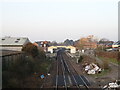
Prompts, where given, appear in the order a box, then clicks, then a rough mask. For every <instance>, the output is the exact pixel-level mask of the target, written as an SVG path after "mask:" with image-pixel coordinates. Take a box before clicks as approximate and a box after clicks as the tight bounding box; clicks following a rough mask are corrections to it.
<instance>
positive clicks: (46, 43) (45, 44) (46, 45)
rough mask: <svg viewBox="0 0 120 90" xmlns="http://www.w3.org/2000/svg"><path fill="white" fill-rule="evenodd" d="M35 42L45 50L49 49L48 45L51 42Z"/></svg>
mask: <svg viewBox="0 0 120 90" xmlns="http://www.w3.org/2000/svg"><path fill="white" fill-rule="evenodd" d="M34 44H36V45H37V46H39V47H42V48H43V50H44V51H45V52H47V51H48V47H49V44H50V41H37V42H35V43H34Z"/></svg>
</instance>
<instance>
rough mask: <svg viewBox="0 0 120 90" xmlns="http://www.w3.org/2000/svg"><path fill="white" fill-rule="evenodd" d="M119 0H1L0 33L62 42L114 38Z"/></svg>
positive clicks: (116, 35) (116, 36)
mask: <svg viewBox="0 0 120 90" xmlns="http://www.w3.org/2000/svg"><path fill="white" fill-rule="evenodd" d="M118 1H119V0H58V1H56V0H51V1H50V0H41V1H40V0H39V1H38V0H17V1H16V0H3V1H1V3H0V17H1V18H0V29H1V31H0V33H1V34H0V35H1V36H13V37H28V38H29V39H30V40H31V41H33V42H34V41H38V40H50V41H58V42H62V41H64V40H65V39H67V38H68V39H73V40H77V39H79V38H81V37H85V36H88V35H95V36H97V37H99V38H108V39H109V40H114V41H117V39H118Z"/></svg>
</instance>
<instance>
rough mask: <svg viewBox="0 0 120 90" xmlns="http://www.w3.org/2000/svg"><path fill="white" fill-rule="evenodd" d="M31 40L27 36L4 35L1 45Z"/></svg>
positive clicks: (20, 43)
mask: <svg viewBox="0 0 120 90" xmlns="http://www.w3.org/2000/svg"><path fill="white" fill-rule="evenodd" d="M27 42H29V39H28V38H27V37H2V38H0V45H24V44H26V43H27Z"/></svg>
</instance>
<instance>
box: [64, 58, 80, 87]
mask: <svg viewBox="0 0 120 90" xmlns="http://www.w3.org/2000/svg"><path fill="white" fill-rule="evenodd" d="M63 60H64V59H63ZM64 63H65V64H66V66H67V69H68V71H69V73H70V74H71V76H72V78H73V79H74V81H75V83H76V87H77V88H80V87H79V85H78V84H77V81H76V79H75V77H74V75H73V73H71V71H70V70H69V67H68V65H67V63H66V61H65V60H64Z"/></svg>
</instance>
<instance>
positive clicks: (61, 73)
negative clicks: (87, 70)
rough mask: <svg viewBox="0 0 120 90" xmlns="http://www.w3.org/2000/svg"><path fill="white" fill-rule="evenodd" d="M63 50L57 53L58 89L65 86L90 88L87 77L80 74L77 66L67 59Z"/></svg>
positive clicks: (76, 88)
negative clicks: (76, 68)
mask: <svg viewBox="0 0 120 90" xmlns="http://www.w3.org/2000/svg"><path fill="white" fill-rule="evenodd" d="M63 54H65V53H63V51H59V52H58V53H57V73H56V74H57V75H56V90H58V89H61V88H64V90H69V89H72V88H73V90H81V89H82V90H83V89H84V90H89V84H88V81H87V79H86V78H85V77H84V76H82V75H79V74H78V73H77V71H76V70H75V68H74V67H73V66H72V65H71V63H70V62H69V61H68V60H65V58H64V56H63Z"/></svg>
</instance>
